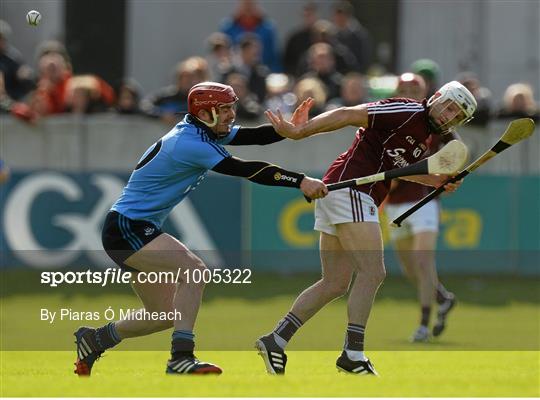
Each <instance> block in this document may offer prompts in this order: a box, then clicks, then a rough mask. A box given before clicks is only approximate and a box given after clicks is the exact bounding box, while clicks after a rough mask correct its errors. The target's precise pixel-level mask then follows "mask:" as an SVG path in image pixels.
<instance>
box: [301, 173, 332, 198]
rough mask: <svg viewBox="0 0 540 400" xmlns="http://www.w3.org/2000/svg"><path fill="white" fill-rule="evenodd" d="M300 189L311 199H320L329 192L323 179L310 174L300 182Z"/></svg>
mask: <svg viewBox="0 0 540 400" xmlns="http://www.w3.org/2000/svg"><path fill="white" fill-rule="evenodd" d="M300 190H301V191H302V192H303V193H304V195H305V196H307V197H309V198H310V199H320V198H323V197H325V196H326V195H327V194H328V189H327V188H326V185H325V184H324V183H323V181H321V180H319V179H313V178H310V177H308V176H306V177H304V179H302V182H301V183H300Z"/></svg>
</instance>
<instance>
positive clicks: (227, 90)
mask: <svg viewBox="0 0 540 400" xmlns="http://www.w3.org/2000/svg"><path fill="white" fill-rule="evenodd" d="M237 101H238V96H236V93H235V92H234V90H233V88H232V87H231V86H228V85H223V84H221V83H217V82H202V83H199V84H197V85H195V86H193V87H192V88H191V89H190V91H189V93H188V112H189V113H190V114H191V115H193V116H194V117H195V118H197V119H198V120H199V121H201V122H202V123H203V124H205V125H206V126H208V127H209V128H214V127H215V126H216V125H217V123H218V113H217V109H218V108H219V107H221V106H234V104H235V103H236V102H237ZM201 110H205V111H206V112H208V113H209V114H210V115H211V116H212V122H207V121H203V120H201V119H200V118H199V116H198V114H199V111H201ZM228 134H229V132H227V133H225V134H219V133H216V135H217V136H218V137H220V138H222V137H225V136H227V135H228Z"/></svg>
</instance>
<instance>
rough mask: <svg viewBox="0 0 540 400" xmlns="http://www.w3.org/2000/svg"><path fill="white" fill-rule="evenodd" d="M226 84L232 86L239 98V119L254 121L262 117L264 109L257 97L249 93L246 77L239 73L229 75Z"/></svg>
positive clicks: (237, 113) (237, 114)
mask: <svg viewBox="0 0 540 400" xmlns="http://www.w3.org/2000/svg"><path fill="white" fill-rule="evenodd" d="M225 83H226V84H227V85H229V86H231V87H232V88H233V89H234V92H235V93H236V95H237V96H238V103H237V108H236V116H237V118H239V119H241V120H247V121H253V120H256V119H259V118H260V117H261V116H262V113H263V109H262V107H261V105H260V104H259V102H258V101H257V96H255V94H253V93H251V92H250V91H249V88H248V85H247V79H246V77H245V76H244V75H242V74H238V73H232V74H229V75H228V76H227V80H226V81H225Z"/></svg>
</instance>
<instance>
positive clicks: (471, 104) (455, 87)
mask: <svg viewBox="0 0 540 400" xmlns="http://www.w3.org/2000/svg"><path fill="white" fill-rule="evenodd" d="M446 100H451V101H453V102H454V103H455V104H457V105H458V106H459V108H460V109H461V111H463V113H464V114H465V118H464V119H463V120H462V121H459V122H458V123H457V124H456V125H463V124H466V123H467V122H469V121H470V120H471V119H472V118H473V114H474V112H475V111H476V106H477V104H476V99H475V98H474V96H473V95H472V93H471V92H470V91H469V89H467V88H466V87H465V86H463V85H462V84H461V83H459V82H458V81H452V82H448V83H447V84H445V85H444V86H442V87H441V88H440V89H439V90H437V91H436V92H435V94H434V95H433V96H431V97H430V98H429V100H428V102H427V105H428V107H430V106H431V105H433V104H435V103H438V102H440V103H444V102H445V101H446Z"/></svg>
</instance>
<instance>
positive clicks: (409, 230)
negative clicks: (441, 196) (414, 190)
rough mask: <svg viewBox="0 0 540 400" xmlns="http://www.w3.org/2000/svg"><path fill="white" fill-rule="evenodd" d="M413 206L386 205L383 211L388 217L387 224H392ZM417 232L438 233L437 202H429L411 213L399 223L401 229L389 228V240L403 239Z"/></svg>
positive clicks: (405, 204)
mask: <svg viewBox="0 0 540 400" xmlns="http://www.w3.org/2000/svg"><path fill="white" fill-rule="evenodd" d="M415 204H416V203H415V202H411V203H401V204H386V205H385V206H384V210H385V212H386V216H387V217H388V222H392V221H393V220H394V219H395V218H397V217H399V216H400V215H401V214H403V213H404V212H405V211H407V210H408V209H409V208H411V207H412V206H413V205H415ZM419 232H439V203H438V201H437V200H431V201H430V202H429V203H427V204H426V205H425V206H423V207H422V208H420V209H419V210H417V211H416V212H414V213H412V214H411V215H410V216H409V217H408V218H407V219H406V220H405V221H403V222H402V223H401V227H399V228H395V227H392V226H391V227H390V238H391V239H392V240H397V239H403V238H406V237H407V236H412V235H415V234H417V233H419Z"/></svg>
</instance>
